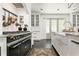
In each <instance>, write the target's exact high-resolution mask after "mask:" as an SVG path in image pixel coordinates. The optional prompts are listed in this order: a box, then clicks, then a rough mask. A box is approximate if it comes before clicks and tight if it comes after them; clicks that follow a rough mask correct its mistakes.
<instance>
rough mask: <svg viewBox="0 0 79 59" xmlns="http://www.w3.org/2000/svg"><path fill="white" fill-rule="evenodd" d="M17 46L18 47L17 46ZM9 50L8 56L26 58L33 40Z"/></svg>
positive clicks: (18, 44) (23, 42)
mask: <svg viewBox="0 0 79 59" xmlns="http://www.w3.org/2000/svg"><path fill="white" fill-rule="evenodd" d="M15 45H16V46H15ZM15 45H13V46H11V47H8V48H7V55H8V56H25V55H27V54H28V53H29V51H30V50H31V40H30V39H29V40H27V41H22V42H20V43H17V44H15Z"/></svg>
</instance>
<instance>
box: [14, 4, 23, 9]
mask: <svg viewBox="0 0 79 59" xmlns="http://www.w3.org/2000/svg"><path fill="white" fill-rule="evenodd" d="M13 5H14V6H15V7H16V8H23V7H24V6H23V4H22V3H13Z"/></svg>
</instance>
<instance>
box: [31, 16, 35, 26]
mask: <svg viewBox="0 0 79 59" xmlns="http://www.w3.org/2000/svg"><path fill="white" fill-rule="evenodd" d="M31 26H34V15H31Z"/></svg>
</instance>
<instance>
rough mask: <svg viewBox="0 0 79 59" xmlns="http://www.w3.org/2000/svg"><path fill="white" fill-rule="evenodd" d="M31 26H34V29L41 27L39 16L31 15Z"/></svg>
mask: <svg viewBox="0 0 79 59" xmlns="http://www.w3.org/2000/svg"><path fill="white" fill-rule="evenodd" d="M31 26H34V27H37V26H39V14H32V15H31Z"/></svg>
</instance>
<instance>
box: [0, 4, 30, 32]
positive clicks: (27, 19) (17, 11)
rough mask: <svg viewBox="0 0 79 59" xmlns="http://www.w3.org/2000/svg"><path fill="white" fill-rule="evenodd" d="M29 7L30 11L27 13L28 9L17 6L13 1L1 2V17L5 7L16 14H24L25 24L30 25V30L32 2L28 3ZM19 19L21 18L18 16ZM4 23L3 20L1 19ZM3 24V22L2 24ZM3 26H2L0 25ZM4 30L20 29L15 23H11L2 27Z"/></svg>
mask: <svg viewBox="0 0 79 59" xmlns="http://www.w3.org/2000/svg"><path fill="white" fill-rule="evenodd" d="M26 5H27V7H28V11H29V13H27V10H26V9H24V8H22V9H21V8H16V7H15V6H14V5H13V4H11V3H2V4H0V12H1V13H0V18H2V15H3V10H2V8H5V9H7V10H9V11H11V12H13V13H15V14H17V15H18V16H24V24H27V25H28V30H30V18H31V16H30V15H31V12H30V11H31V9H30V8H31V6H30V4H26ZM0 20H2V19H0ZM18 21H19V18H18ZM1 23H2V21H1ZM1 23H0V24H1ZM1 25H2V24H1ZM0 28H1V26H0ZM2 30H3V31H17V30H18V27H16V26H15V24H11V25H10V26H7V27H3V28H2Z"/></svg>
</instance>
